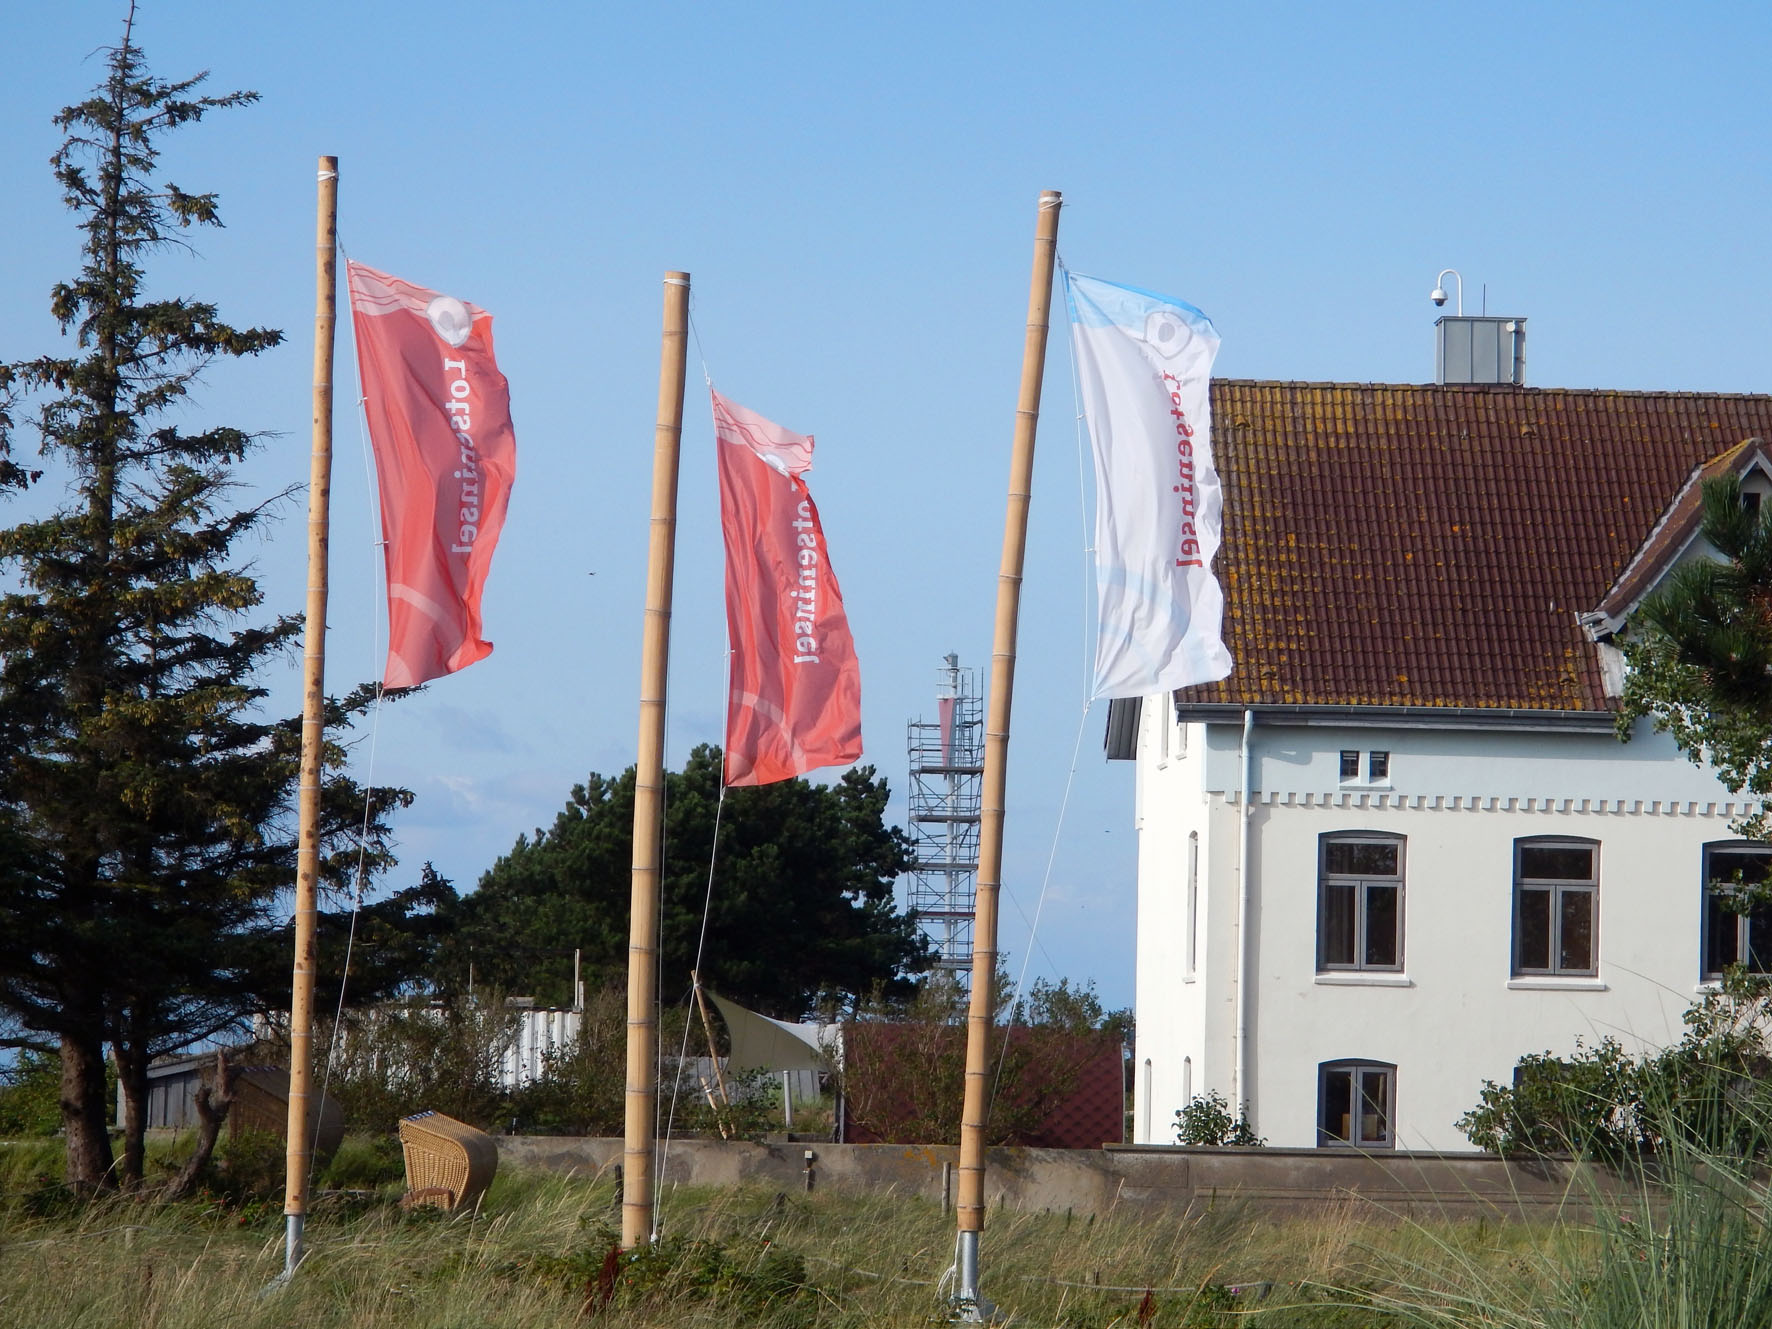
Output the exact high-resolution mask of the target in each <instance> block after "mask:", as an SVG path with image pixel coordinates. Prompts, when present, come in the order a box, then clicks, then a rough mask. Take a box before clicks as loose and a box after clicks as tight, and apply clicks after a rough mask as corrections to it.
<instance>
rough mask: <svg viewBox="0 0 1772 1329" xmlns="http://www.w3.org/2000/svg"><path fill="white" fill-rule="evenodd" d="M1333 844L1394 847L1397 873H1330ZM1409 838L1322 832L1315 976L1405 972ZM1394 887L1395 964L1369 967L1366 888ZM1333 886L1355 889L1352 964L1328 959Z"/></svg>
mask: <svg viewBox="0 0 1772 1329" xmlns="http://www.w3.org/2000/svg"><path fill="white" fill-rule="evenodd" d="M1333 844H1386V845H1395V846H1396V850H1397V871H1396V875H1395V876H1394V877H1386V876H1377V875H1356V874H1353V873H1345V872H1337V873H1331V872H1330V871H1329V846H1330V845H1333ZM1408 879H1409V862H1408V837H1407V836H1405V835H1399V834H1397V833H1396V832H1394V831H1324V832H1323V833H1322V834H1321V835H1319V836H1318V837H1317V972H1318V973H1319V974H1359V973H1368V974H1400V973H1402V972H1404V970H1403V964H1404V954H1403V937H1404V932H1405V929H1404V922H1403V920H1404V915H1405V913H1406V911H1407V907H1408V898H1407V897H1408V890H1407V886H1408ZM1380 883H1382V884H1386V885H1389V884H1392V883H1394V885H1395V887H1396V892H1397V921H1396V951H1395V954H1396V957H1397V958H1396V962H1395V963H1393V964H1370V963H1368V962H1367V961H1366V958H1365V957H1366V953H1367V949H1368V940H1369V937H1368V928H1367V913H1368V887H1369V886H1370V885H1372V884H1380ZM1334 885H1352V886H1353V888H1354V922H1353V952H1354V958H1353V962H1352V963H1347V962H1345V961H1339V960H1338V961H1331V960H1330V959H1329V892H1330V888H1331V887H1332V886H1334Z"/></svg>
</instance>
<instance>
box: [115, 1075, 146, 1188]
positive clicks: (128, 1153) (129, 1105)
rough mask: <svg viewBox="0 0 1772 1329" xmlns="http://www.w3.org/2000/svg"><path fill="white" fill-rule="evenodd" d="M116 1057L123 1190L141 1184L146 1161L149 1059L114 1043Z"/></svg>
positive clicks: (119, 1170) (120, 1173)
mask: <svg viewBox="0 0 1772 1329" xmlns="http://www.w3.org/2000/svg"><path fill="white" fill-rule="evenodd" d="M113 1051H114V1052H115V1053H116V1057H117V1096H118V1097H119V1098H120V1099H122V1100H123V1161H122V1163H121V1164H120V1165H119V1168H118V1176H117V1179H118V1181H119V1182H120V1183H121V1185H122V1187H123V1189H124V1190H126V1191H132V1190H135V1189H136V1188H137V1187H138V1186H140V1185H141V1184H142V1171H143V1168H144V1166H145V1163H146V1159H147V1138H148V1059H147V1057H146V1056H145V1055H138V1054H137V1053H135V1052H133V1051H132V1050H130V1049H128V1048H125V1047H124V1046H123V1045H122V1044H120V1043H119V1044H114V1045H113Z"/></svg>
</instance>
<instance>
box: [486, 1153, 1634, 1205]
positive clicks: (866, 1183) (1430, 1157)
mask: <svg viewBox="0 0 1772 1329" xmlns="http://www.w3.org/2000/svg"><path fill="white" fill-rule="evenodd" d="M498 1147H499V1159H500V1162H501V1164H503V1165H504V1166H518V1167H533V1168H546V1169H552V1170H554V1171H577V1172H580V1173H583V1174H585V1175H591V1176H595V1175H598V1174H601V1173H606V1172H611V1171H614V1170H616V1169H619V1168H620V1166H621V1153H622V1142H621V1141H620V1140H619V1139H589V1138H575V1137H549V1136H504V1137H501V1138H500V1139H499V1142H498ZM808 1150H810V1151H811V1153H812V1155H813V1158H812V1161H811V1165H810V1179H811V1184H812V1186H813V1187H814V1188H815V1189H830V1190H837V1191H849V1192H864V1191H888V1192H891V1193H894V1194H899V1195H907V1196H917V1197H920V1198H922V1199H925V1200H928V1201H929V1202H931V1203H943V1201H944V1199H945V1200H946V1201H947V1202H949V1203H951V1199H952V1187H953V1185H954V1174H955V1171H956V1170H957V1165H958V1162H959V1150H957V1149H954V1148H951V1147H947V1146H930V1145H891V1144H871V1145H857V1144H850V1145H843V1144H823V1143H802V1142H798V1141H795V1142H787V1141H779V1142H774V1141H772V1142H765V1143H761V1144H755V1143H750V1142H744V1141H725V1140H678V1141H675V1142H673V1143H672V1144H671V1145H670V1146H669V1149H668V1150H667V1151H665V1185H666V1186H667V1187H669V1186H673V1185H681V1186H736V1185H742V1184H750V1185H760V1186H774V1187H778V1188H780V1189H781V1190H784V1191H804V1190H805V1189H806V1187H807V1181H808V1164H807V1160H806V1157H805V1155H806V1153H807V1151H808ZM987 1168H988V1170H987V1171H986V1173H985V1196H986V1200H987V1202H988V1203H989V1204H990V1205H991V1206H992V1207H996V1206H998V1205H1003V1206H1006V1207H1008V1208H1011V1209H1021V1210H1048V1211H1053V1212H1057V1211H1061V1210H1069V1211H1071V1212H1074V1213H1078V1214H1107V1213H1110V1212H1114V1211H1117V1210H1125V1209H1133V1210H1136V1211H1138V1212H1141V1213H1150V1214H1152V1215H1157V1214H1177V1215H1179V1214H1183V1213H1188V1212H1198V1211H1200V1210H1202V1209H1205V1208H1208V1207H1211V1206H1215V1205H1226V1204H1237V1205H1246V1206H1248V1207H1249V1208H1251V1209H1252V1210H1253V1211H1255V1212H1258V1213H1262V1214H1274V1215H1278V1214H1306V1213H1310V1212H1313V1211H1316V1210H1321V1209H1323V1208H1325V1207H1330V1206H1341V1205H1345V1204H1347V1203H1348V1202H1349V1201H1350V1200H1356V1202H1358V1201H1363V1202H1365V1203H1367V1204H1369V1205H1370V1206H1371V1208H1372V1212H1373V1213H1374V1215H1375V1216H1380V1217H1382V1216H1390V1217H1395V1218H1399V1219H1403V1218H1409V1219H1416V1220H1427V1219H1433V1218H1453V1219H1476V1218H1536V1219H1548V1218H1550V1217H1553V1216H1555V1215H1556V1214H1558V1213H1559V1212H1568V1213H1570V1214H1572V1215H1576V1216H1580V1215H1585V1214H1587V1213H1588V1212H1589V1208H1590V1205H1591V1202H1592V1200H1593V1198H1594V1197H1595V1196H1596V1195H1602V1196H1603V1195H1611V1194H1638V1193H1640V1192H1634V1191H1632V1190H1631V1189H1630V1188H1629V1187H1626V1186H1622V1185H1621V1183H1619V1182H1618V1181H1617V1180H1616V1179H1615V1178H1612V1177H1611V1176H1609V1175H1608V1174H1606V1173H1604V1172H1601V1171H1596V1170H1594V1169H1591V1168H1586V1167H1581V1166H1578V1165H1574V1164H1570V1163H1563V1162H1550V1163H1545V1164H1542V1165H1521V1164H1514V1163H1507V1162H1503V1161H1502V1160H1501V1159H1498V1158H1495V1157H1492V1156H1490V1155H1488V1154H1475V1153H1464V1154H1425V1153H1407V1152H1397V1153H1395V1154H1390V1155H1386V1156H1377V1155H1360V1154H1352V1153H1346V1152H1335V1151H1330V1150H1320V1149H1256V1150H1250V1149H1181V1148H1148V1147H1141V1146H1136V1145H1113V1146H1109V1147H1108V1148H1106V1149H1100V1150H1084V1149H992V1150H990V1151H989V1154H988V1163H987Z"/></svg>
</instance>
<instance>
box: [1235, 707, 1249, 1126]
mask: <svg viewBox="0 0 1772 1329" xmlns="http://www.w3.org/2000/svg"><path fill="white" fill-rule="evenodd" d="M1254 730H1255V711H1254V709H1253V708H1246V709H1245V710H1244V711H1243V788H1242V792H1241V794H1240V796H1239V797H1240V806H1239V807H1238V809H1237V811H1238V813H1239V815H1240V817H1241V825H1240V826H1239V827H1238V829H1237V1007H1236V1010H1237V1016H1236V1018H1237V1028H1236V1040H1237V1050H1236V1079H1235V1081H1233V1083H1232V1094H1231V1111H1232V1112H1234V1113H1236V1114H1237V1116H1238V1117H1239V1118H1241V1119H1243V1120H1246V1121H1248V1123H1249V1125H1250V1127H1251V1128H1252V1129H1253V1127H1254V1125H1255V1110H1254V1104H1253V1103H1252V1102H1251V1101H1250V1098H1249V1090H1248V1084H1249V998H1248V991H1249V952H1250V946H1249V794H1250V787H1251V785H1252V784H1253V783H1254V757H1253V752H1252V746H1253V745H1252V743H1251V737H1252V735H1253V733H1254Z"/></svg>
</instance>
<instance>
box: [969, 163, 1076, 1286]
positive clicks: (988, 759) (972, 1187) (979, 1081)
mask: <svg viewBox="0 0 1772 1329" xmlns="http://www.w3.org/2000/svg"><path fill="white" fill-rule="evenodd" d="M1061 201H1062V200H1061V196H1060V194H1059V193H1058V191H1057V190H1052V189H1048V190H1047V191H1045V192H1044V193H1043V194H1041V195H1040V209H1039V214H1038V218H1037V221H1036V224H1035V228H1034V270H1033V277H1032V280H1031V283H1030V285H1029V288H1028V322H1027V338H1026V341H1025V343H1024V345H1023V349H1022V358H1021V396H1020V399H1019V401H1018V402H1017V404H1016V411H1015V446H1014V451H1013V453H1012V455H1011V458H1010V463H1009V502H1008V508H1007V511H1006V512H1005V515H1004V518H1003V561H1002V564H1001V566H1000V568H999V570H998V572H997V622H996V631H995V637H994V640H993V643H992V646H991V700H990V713H989V718H988V721H987V723H986V726H985V745H984V795H983V802H982V806H981V807H980V809H979V812H980V819H979V837H978V894H977V899H976V902H975V903H974V906H973V908H974V916H973V925H972V999H971V1006H970V1008H969V1009H968V1012H967V1016H966V1099H965V1104H964V1107H963V1109H962V1112H961V1116H960V1178H959V1183H960V1184H959V1196H958V1206H957V1207H958V1210H959V1218H960V1234H959V1243H958V1251H957V1254H956V1264H957V1266H958V1267H957V1270H956V1275H957V1276H956V1280H955V1285H954V1304H955V1308H956V1310H957V1311H958V1313H959V1315H960V1317H961V1318H963V1319H966V1320H981V1319H985V1318H988V1312H989V1308H988V1306H987V1305H986V1304H984V1303H983V1299H982V1298H981V1297H980V1296H979V1292H978V1240H979V1234H980V1233H981V1232H982V1231H983V1230H984V1148H985V1139H984V1132H985V1122H986V1119H987V1118H988V1117H989V1115H990V1084H989V1075H990V1032H991V1020H992V1016H993V1013H994V1008H995V1004H996V993H995V990H994V989H995V985H996V978H997V895H998V892H999V890H1000V888H1001V886H1002V881H1003V806H1004V803H1005V800H1006V790H1007V786H1008V768H1009V711H1010V704H1011V702H1012V700H1013V697H1014V692H1015V637H1016V628H1017V625H1018V622H1019V617H1020V613H1021V569H1022V563H1023V556H1024V554H1025V552H1026V549H1027V530H1028V506H1029V504H1030V502H1031V501H1032V499H1033V490H1034V432H1035V430H1036V429H1037V428H1038V426H1039V423H1040V387H1041V383H1042V381H1043V379H1044V378H1045V370H1046V329H1047V325H1048V323H1049V321H1050V318H1051V313H1052V273H1053V268H1054V266H1055V264H1056V260H1057V256H1058V210H1059V205H1060V202H1061Z"/></svg>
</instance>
